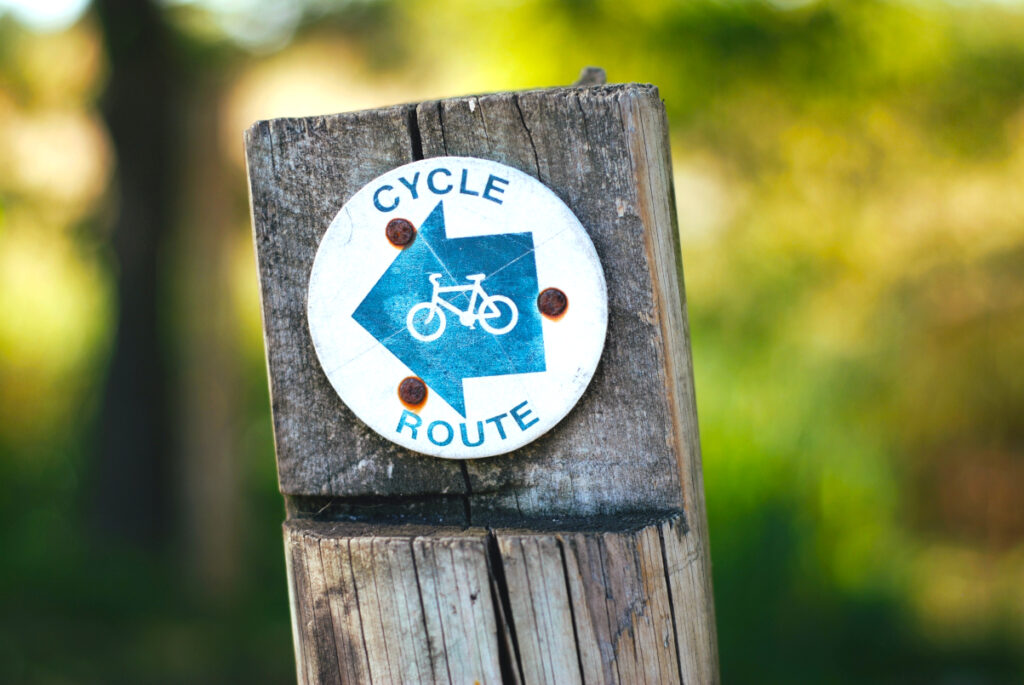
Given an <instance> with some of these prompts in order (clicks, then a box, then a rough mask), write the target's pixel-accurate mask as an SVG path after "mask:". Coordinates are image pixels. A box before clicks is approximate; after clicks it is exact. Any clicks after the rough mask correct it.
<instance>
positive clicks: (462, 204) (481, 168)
mask: <svg viewBox="0 0 1024 685" xmlns="http://www.w3.org/2000/svg"><path fill="white" fill-rule="evenodd" d="M308 314H309V329H310V333H311V334H312V337H313V344H314V347H315V348H316V353H317V356H318V357H319V359H320V364H321V366H322V367H323V370H324V373H326V375H327V378H328V379H329V380H330V382H331V385H332V386H333V387H334V389H335V390H336V391H337V392H338V395H339V396H340V397H341V399H342V401H344V402H345V404H346V405H348V407H349V408H350V409H352V411H353V412H355V414H356V415H357V416H358V417H359V418H360V419H361V420H362V421H363V422H365V423H366V424H367V425H369V426H370V427H371V428H373V429H374V430H375V431H377V432H378V433H380V434H381V435H383V436H384V437H386V438H388V439H389V440H392V441H393V442H396V443H398V444H400V445H402V446H404V447H407V448H409V449H411V450H415V451H417V452H421V453H424V454H430V455H434V456H438V457H445V458H449V459H473V458H478V457H488V456H493V455H497V454H504V453H506V452H510V451H512V450H514V449H516V448H517V447H521V446H522V445H525V444H526V443H528V442H530V441H532V440H535V439H536V438H538V437H539V436H541V435H543V434H544V433H545V432H546V431H548V430H549V429H550V428H551V427H553V426H554V425H555V424H556V423H558V422H559V421H560V420H561V419H562V418H563V417H564V416H565V415H566V414H567V413H568V412H569V411H570V410H571V409H572V407H573V406H574V405H575V404H576V402H577V400H579V398H580V396H581V395H582V394H583V391H584V390H585V389H586V386H587V384H588V383H589V382H590V378H591V377H592V376H593V374H594V370H595V368H596V367H597V363H598V360H599V358H600V356H601V350H602V348H603V347H604V338H605V330H606V327H607V319H608V301H607V293H606V289H605V281H604V274H603V273H602V271H601V266H600V263H599V261H598V258H597V253H596V252H595V250H594V246H593V244H592V243H591V242H590V239H589V237H588V236H587V234H586V231H585V230H584V229H583V226H581V225H580V222H579V221H578V220H577V219H576V217H575V216H574V215H573V213H572V212H571V211H570V210H569V208H568V207H566V206H565V204H564V203H563V202H562V201H561V200H560V199H559V198H558V197H557V196H556V195H555V194H554V193H552V192H551V191H550V190H549V189H548V188H547V187H545V186H544V185H543V184H541V183H540V182H539V181H537V180H536V179H534V178H532V177H530V176H527V175H526V174H523V173H522V172H519V171H517V170H515V169H513V168H511V167H507V166H504V165H502V164H498V163H496V162H490V161H487V160H483V159H475V158H469V157H441V158H436V159H428V160H421V161H418V162H413V163H411V164H407V165H405V166H402V167H399V168H397V169H394V170H392V171H389V172H388V173H386V174H384V175H383V176H380V177H379V178H377V179H375V180H374V181H372V182H371V183H369V184H367V185H366V186H365V187H364V188H362V189H361V190H360V191H359V192H358V193H356V194H355V195H354V196H353V197H352V199H351V200H349V201H348V203H346V204H345V206H344V207H342V208H341V210H340V211H339V212H338V214H337V216H336V217H335V218H334V221H332V222H331V225H330V226H329V227H328V229H327V232H326V233H325V234H324V237H323V240H322V241H321V243H320V247H319V250H318V251H317V255H316V259H315V261H314V263H313V270H312V273H311V275H310V283H309V299H308Z"/></svg>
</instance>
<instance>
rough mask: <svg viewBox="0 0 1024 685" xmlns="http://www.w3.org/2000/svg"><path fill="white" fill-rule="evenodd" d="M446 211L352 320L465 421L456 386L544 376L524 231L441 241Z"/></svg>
mask: <svg viewBox="0 0 1024 685" xmlns="http://www.w3.org/2000/svg"><path fill="white" fill-rule="evenodd" d="M443 205H444V203H443V202H438V203H437V206H436V207H434V209H433V211H431V212H430V215H429V216H428V217H427V218H426V220H424V222H423V223H422V224H421V225H420V227H419V231H418V232H417V235H416V239H415V240H414V241H413V243H412V244H411V245H410V246H408V247H407V248H405V249H404V250H402V251H401V252H400V253H399V254H398V256H397V257H396V258H395V260H394V261H393V262H392V263H391V265H390V266H389V267H388V268H387V270H386V271H385V272H384V274H383V275H382V276H381V277H380V279H379V280H378V281H377V283H376V284H374V286H373V288H371V289H370V292H369V293H368V294H367V295H366V297H365V298H364V299H363V301H362V302H360V303H359V306H358V307H357V308H356V310H355V312H354V313H353V314H352V317H353V318H354V319H355V320H356V321H357V322H358V323H359V325H360V326H362V327H363V328H365V329H366V330H367V332H369V334H370V335H372V336H373V337H374V338H376V339H377V340H378V341H379V342H380V343H381V344H382V345H384V346H385V347H386V348H387V349H388V350H389V351H390V352H391V353H392V354H394V355H395V356H396V357H398V359H399V360H401V361H402V363H403V364H405V365H406V366H408V367H409V368H410V369H411V370H412V372H413V373H414V374H416V375H417V376H419V377H420V378H422V379H423V381H424V382H425V383H426V384H427V387H429V388H430V389H431V390H433V391H434V392H436V393H437V394H438V395H440V396H441V397H442V398H444V400H445V401H446V402H448V404H450V405H451V406H452V407H453V408H454V409H455V410H456V411H458V412H459V413H460V414H461V415H462V416H463V417H465V416H466V400H465V397H464V395H463V388H462V381H463V379H465V378H478V377H481V376H502V375H508V374H517V373H531V372H536V371H544V370H545V369H546V366H545V362H544V335H543V328H542V326H541V318H540V313H539V312H538V311H537V303H536V300H537V294H538V293H537V290H538V288H537V263H536V260H535V259H534V252H533V234H532V233H530V232H523V233H502V234H500V235H486V236H477V237H472V238H448V235H447V231H446V229H445V222H444V206H443ZM381 238H382V239H383V236H382V237H381Z"/></svg>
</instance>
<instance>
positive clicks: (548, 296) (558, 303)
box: [537, 288, 569, 318]
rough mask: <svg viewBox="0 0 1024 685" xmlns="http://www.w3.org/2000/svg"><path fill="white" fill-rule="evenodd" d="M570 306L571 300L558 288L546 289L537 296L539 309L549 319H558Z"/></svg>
mask: <svg viewBox="0 0 1024 685" xmlns="http://www.w3.org/2000/svg"><path fill="white" fill-rule="evenodd" d="M568 306H569V298H568V297H566V296H565V293H563V292H562V291H561V290H559V289H558V288H546V289H545V290H543V291H541V294H540V295H538V296H537V309H539V310H540V313H541V314H543V315H544V316H548V317H552V318H554V317H558V316H561V315H562V314H563V313H564V312H565V308H566V307H568Z"/></svg>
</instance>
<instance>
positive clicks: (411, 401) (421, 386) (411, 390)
mask: <svg viewBox="0 0 1024 685" xmlns="http://www.w3.org/2000/svg"><path fill="white" fill-rule="evenodd" d="M398 399H400V400H402V401H403V402H405V403H406V404H408V405H410V406H413V407H418V406H419V405H421V404H423V401H424V400H426V399H427V384H426V383H424V382H423V381H422V380H420V379H419V378H417V377H416V376H409V377H408V378H406V379H405V380H403V381H402V382H401V383H399V384H398Z"/></svg>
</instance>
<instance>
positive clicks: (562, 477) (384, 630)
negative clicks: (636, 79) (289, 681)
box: [246, 84, 718, 684]
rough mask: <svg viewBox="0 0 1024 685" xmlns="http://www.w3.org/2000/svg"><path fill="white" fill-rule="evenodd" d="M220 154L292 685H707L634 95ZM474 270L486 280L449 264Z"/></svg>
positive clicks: (681, 451)
mask: <svg viewBox="0 0 1024 685" xmlns="http://www.w3.org/2000/svg"><path fill="white" fill-rule="evenodd" d="M246 146H247V153H248V168H249V180H250V186H251V200H252V214H253V226H254V232H255V241H256V248H257V255H258V261H259V272H260V283H261V292H262V305H263V321H264V329H265V334H266V347H267V360H268V367H269V373H270V385H271V395H272V398H273V400H272V404H273V417H274V429H275V440H276V447H277V460H278V474H279V478H280V487H281V492H282V493H283V495H284V497H285V501H286V505H287V521H286V522H285V524H284V536H285V550H286V558H287V564H288V576H289V577H288V584H289V592H290V598H291V607H292V623H293V631H294V641H295V653H296V661H297V670H298V679H299V682H300V683H337V682H344V683H349V682H353V683H363V682H367V683H369V682H373V683H386V682H395V683H398V682H403V683H421V682H444V683H474V682H479V683H497V682H521V683H573V682H585V683H605V682H607V683H612V682H619V683H641V682H643V683H671V682H683V683H687V684H690V683H713V682H717V679H718V675H717V656H716V643H715V628H714V625H715V624H714V608H713V604H712V596H711V575H710V561H709V556H708V549H707V539H708V538H707V527H706V519H705V512H704V501H703V482H702V476H701V461H700V443H699V438H698V432H697V418H696V411H695V402H694V389H693V376H692V365H691V358H690V345H689V337H688V329H687V320H686V310H685V300H684V295H683V283H682V270H681V264H680V254H679V242H678V234H677V229H676V218H675V208H674V200H673V190H672V174H671V165H670V160H669V143H668V131H667V124H666V119H665V113H664V108H663V106H662V103H661V100H660V99H659V96H658V91H657V89H656V88H655V87H653V86H650V85H638V84H624V85H600V84H598V85H585V86H578V87H570V88H554V89H547V90H535V91H526V92H518V93H497V94H493V95H484V96H479V97H460V98H452V99H448V100H440V101H432V102H423V103H420V104H418V105H402V106H396V107H389V108H384V109H378V110H373V111H364V112H355V113H349V114H338V115H330V116H317V117H309V118H304V119H277V120H272V121H261V122H258V123H256V124H254V125H253V126H252V128H250V130H249V131H248V133H247V136H246ZM435 158H437V159H435ZM456 158H457V159H456ZM417 160H430V161H423V162H419V163H418V164H414V165H413V166H409V167H406V168H405V169H406V170H405V171H401V170H399V171H393V170H395V169H396V167H400V166H402V165H406V164H409V163H413V162H417ZM484 160H486V161H484ZM495 162H496V163H500V164H493V163H495ZM500 165H506V166H504V167H502V166H500ZM508 167H511V169H508ZM437 169H441V171H436V170H437ZM515 170H518V171H519V172H523V174H526V176H522V175H519V174H518V172H517V171H515ZM431 172H434V173H433V174H432V173H431ZM460 173H461V178H460ZM403 174H404V175H403ZM417 174H419V175H418V176H417ZM531 177H532V178H531ZM533 179H537V180H539V181H540V183H542V184H543V186H546V187H547V188H550V189H551V190H552V191H554V194H555V195H556V196H557V198H556V197H555V196H550V197H549V195H550V194H548V195H545V193H547V192H548V191H546V190H544V189H543V188H542V187H541V186H540V184H537V183H536V181H534V180H533ZM558 198H560V201H559V200H558ZM485 200H490V202H487V201H485ZM562 202H564V204H565V205H566V206H567V207H568V210H571V212H568V210H566V211H565V212H563V211H562V209H560V207H561V203H562ZM403 203H404V204H403ZM417 203H419V204H417ZM424 203H426V204H424ZM343 206H344V207H345V209H344V210H343V211H339V210H342V207H343ZM427 210H431V211H429V215H428V211H427ZM374 212H377V213H376V214H375V213H374ZM559 212H561V213H559ZM524 217H525V218H524ZM576 218H578V220H579V221H578V222H576V221H575V220H576ZM397 219H404V220H407V221H406V222H405V223H403V222H401V221H396V220H397ZM513 219H514V220H513ZM495 224H501V225H495ZM386 225H387V226H388V227H387V228H386ZM580 225H581V227H580ZM328 227H330V230H329V231H328ZM581 228H582V229H583V230H581ZM584 231H585V232H584ZM446 232H447V233H446ZM456 236H458V237H456ZM482 236H486V237H482ZM580 236H583V238H580ZM587 236H589V241H592V244H593V248H589V247H588V245H589V244H590V243H589V241H587V240H586V237H587ZM570 238H571V240H570ZM460 239H461V240H462V241H463V242H461V243H460V242H458V240H460ZM386 241H390V242H386ZM474 241H476V242H474ZM488 241H490V242H488ZM502 241H504V242H502ZM516 241H518V243H517V242H516ZM524 241H525V242H524ZM573 241H575V242H573ZM513 243H516V244H518V245H519V247H518V248H515V247H514V246H513ZM523 245H525V246H526V247H523ZM509 246H512V247H511V248H510V247H509ZM552 246H553V247H552ZM506 249H518V250H519V252H514V255H515V256H514V257H511V256H510V255H512V254H513V253H505V252H501V250H506ZM389 250H390V252H389ZM557 250H564V254H559V253H558V252H557ZM588 250H590V252H589V253H588ZM594 250H596V257H597V258H599V261H600V267H601V268H602V269H603V274H604V278H603V280H602V279H601V275H600V274H601V269H596V266H595V265H596V264H597V261H596V260H594V259H593V251H594ZM318 253H319V254H318ZM485 253H486V254H485ZM499 253H500V254H499ZM467 255H468V256H467ZM495 255H497V256H495ZM588 255H591V257H588ZM492 257H493V258H494V259H500V260H502V261H501V267H500V269H506V268H507V269H511V271H504V272H502V273H503V274H504V275H505V277H506V278H505V280H504V281H502V280H501V278H500V277H499V276H498V275H497V274H498V271H499V270H500V269H493V268H489V267H478V266H474V265H473V264H471V263H470V262H472V261H473V259H477V258H479V259H485V258H487V259H489V258H492ZM314 259H316V262H317V264H316V266H314ZM417 260H419V261H417ZM424 260H426V261H424ZM430 260H436V261H430ZM460 260H461V261H460ZM428 262H429V263H428ZM455 262H459V268H461V269H462V271H457V269H456V267H455V266H453V265H454V264H455ZM403 265H404V266H403ZM435 265H438V266H436V267H435ZM510 265H516V266H514V267H513V266H510ZM449 267H451V269H449ZM434 268H437V269H438V270H439V271H442V270H443V271H444V272H445V274H444V276H443V277H442V276H437V280H435V281H433V282H432V283H433V287H434V290H433V291H431V289H430V288H431V284H430V283H427V280H428V277H429V276H430V275H431V274H430V273H429V272H430V271H431V270H432V269H434ZM477 269H479V270H480V271H481V272H482V273H481V274H480V275H479V276H477V277H476V281H474V280H473V278H469V279H468V282H467V281H466V279H467V278H468V277H470V276H472V272H473V271H475V270H477ZM517 269H518V271H516V270H517ZM534 269H535V271H534ZM595 269H596V270H595ZM463 272H464V273H463ZM513 272H514V273H515V274H517V275H515V277H514V278H513V277H512V276H511V275H509V274H510V273H513ZM410 274H411V276H410ZM398 277H401V278H402V279H405V280H401V279H399V280H398V281H394V282H392V281H393V280H394V279H395V278H398ZM441 278H443V279H444V280H443V281H441V280H440V279H441ZM414 281H415V283H414ZM420 281H422V283H421V282H420ZM452 283H462V285H458V286H453V285H452ZM474 283H475V285H474ZM604 283H606V288H607V291H606V292H607V307H606V309H602V308H603V307H604V304H603V298H604V292H603V290H602V289H603V288H604ZM371 286H372V289H371ZM549 286H555V287H557V288H560V289H561V290H560V292H561V296H559V295H558V293H555V297H554V299H551V298H550V297H548V296H546V295H545V296H543V297H541V298H539V300H538V295H539V294H540V292H539V291H541V290H544V289H547V288H548V287H549ZM444 287H449V288H451V290H450V291H445V290H444ZM424 288H425V290H424ZM439 289H440V290H439ZM413 291H415V292H413ZM454 291H459V294H460V295H461V296H463V297H471V298H479V299H473V300H471V301H470V304H468V305H465V307H466V309H465V310H458V311H456V310H457V307H455V306H452V305H451V304H450V303H449V304H448V305H445V307H447V312H446V310H445V309H444V308H443V307H442V306H441V304H440V303H438V301H437V300H438V298H440V299H445V297H444V296H442V295H439V294H438V293H439V292H440V293H444V292H454ZM520 291H522V292H520ZM563 291H564V292H563ZM499 292H500V293H501V294H502V297H498V296H497V295H498V294H499ZM467 293H468V295H467ZM504 295H509V297H503V296H504ZM566 295H567V296H568V302H569V304H568V309H567V310H565V311H564V312H563V311H562V310H564V309H565V302H564V296H566ZM559 297H561V299H559ZM402 298H405V299H402ZM410 298H411V299H410ZM432 298H433V299H432ZM545 298H547V299H545ZM418 300H424V301H426V302H427V304H420V305H416V306H414V307H411V308H410V307H409V304H410V303H413V302H416V301H418ZM501 300H504V301H505V302H506V303H505V304H502V302H500V301H501ZM460 302H463V301H462V300H460ZM473 302H476V303H477V304H476V305H474V304H473ZM463 304H464V302H463ZM417 307H419V309H418V310H417V309H416V308H417ZM474 307H478V308H477V309H475V310H474ZM307 308H308V311H307ZM392 310H393V311H392ZM414 310H416V311H418V312H419V313H418V314H417V313H415V312H414ZM435 310H436V311H435ZM538 310H539V313H538ZM407 311H408V315H406V312H407ZM460 312H461V313H460ZM605 315H606V319H605V318H603V317H604V316H605ZM445 316H447V329H445V327H444V323H445V320H446V319H445ZM509 316H511V319H509ZM388 317H391V318H388ZM396 317H397V318H396ZM492 317H493V319H494V320H489V319H491V318H492ZM560 317H563V318H560ZM438 319H439V320H440V324H438ZM510 320H511V322H512V323H511V324H509V323H508V322H509V321H510ZM605 320H606V323H607V335H606V336H605V335H604V322H605ZM353 321H354V322H355V324H353ZM475 323H479V324H480V326H475V325H474V324H475ZM356 324H358V325H356ZM438 325H440V328H441V330H442V332H444V331H447V333H445V337H439V336H441V333H438V332H437V330H435V328H434V327H436V326H438ZM389 327H390V328H389ZM513 327H515V335H513V334H512V333H508V331H509V330H511V329H512V328H513ZM531 327H532V328H531ZM573 327H575V328H573ZM378 328H379V329H380V330H377V329H378ZM519 331H527V333H523V334H522V335H519ZM530 331H532V333H531V332H530ZM569 331H571V333H567V332H569ZM506 333H508V334H507V335H506ZM516 335H519V337H518V338H517V337H515V336H516ZM449 336H450V339H449ZM458 336H463V337H458ZM466 336H477V337H472V338H471V337H466ZM524 336H533V337H524ZM446 340H448V342H445V341H446ZM574 340H575V341H576V342H575V343H574V342H573V341H574ZM601 342H603V352H602V351H601V350H602V348H601ZM481 345H484V346H486V345H498V347H494V348H493V349H494V350H500V352H498V353H495V354H494V355H492V356H493V358H494V359H497V362H498V363H499V364H506V363H507V364H509V365H510V366H509V368H505V367H503V366H502V367H500V369H499V370H490V371H488V370H487V368H489V367H487V368H485V366H486V363H490V362H488V361H487V360H488V359H489V357H488V355H487V354H481V353H480V350H483V349H485V348H483V347H479V346H481ZM530 345H534V346H535V347H534V348H530ZM538 345H539V346H540V347H536V346H538ZM360 346H362V347H360ZM558 346H561V347H558ZM527 348H529V349H533V350H534V351H533V352H532V353H530V354H529V355H527V356H522V354H521V350H525V349H527ZM556 348H557V349H556ZM486 349H491V348H486ZM574 349H576V350H578V353H579V355H580V357H581V360H580V361H579V363H578V368H575V367H573V365H574V364H576V362H575V361H573V360H572V355H571V352H572V351H573V350H574ZM538 350H539V353H538V352H537V351H538ZM559 350H560V351H559ZM566 350H568V351H569V353H570V354H569V356H568V357H567V356H566ZM593 350H596V352H594V353H593V359H594V362H595V363H596V362H597V358H598V355H599V356H600V363H599V364H597V365H596V371H594V369H593V367H592V365H591V366H588V362H587V360H586V357H587V355H590V354H591V351H593ZM428 352H429V354H432V355H435V357H430V358H429V359H428V358H427V357H426V356H423V355H426V354H428ZM437 354H441V355H442V356H443V355H444V354H447V355H449V357H447V358H449V359H450V360H451V361H450V362H446V363H449V364H450V365H453V366H451V368H449V367H447V366H446V367H445V368H444V369H439V367H437V366H436V364H435V365H434V366H431V364H433V363H435V362H436V359H440V358H441V357H436V355H437ZM537 354H540V357H538V356H537ZM545 354H546V355H547V357H546V363H545V357H544V355H545ZM559 355H561V356H559ZM431 359H433V360H435V362H431V361H430V360H431ZM467 360H468V361H467ZM464 364H469V367H466V368H463V365H464ZM474 364H475V365H476V366H474ZM480 364H484V365H485V366H480ZM455 366H458V369H459V373H458V374H455V375H456V376H458V377H456V378H455V379H454V381H453V380H452V378H451V377H450V376H452V374H453V373H454V372H453V371H452V368H455ZM470 367H472V368H470ZM569 367H573V368H569ZM590 373H593V377H592V378H590ZM444 374H448V376H445V375H444ZM559 374H561V375H559ZM479 377H483V378H479ZM463 378H465V379H466V380H465V381H464V382H462V383H461V385H460V381H462V379H463ZM546 378H555V379H556V381H557V380H558V379H563V380H564V382H562V381H559V382H557V383H554V384H549V386H544V385H543V383H544V382H545V379H546ZM588 378H589V379H590V382H589V386H588V385H587V379H588ZM410 379H411V380H410ZM565 379H567V380H565ZM406 381H408V382H406ZM501 383H511V384H512V385H501ZM516 384H518V385H516ZM538 384H540V385H538ZM332 386H333V387H332ZM545 387H546V388H547V390H544V388H545ZM503 388H523V389H524V390H523V393H524V396H527V397H528V399H529V400H530V404H526V403H525V401H524V403H523V405H519V404H518V400H519V395H517V394H516V393H517V392H518V390H510V391H509V394H508V396H507V397H503V395H502V394H503V393H504V390H503ZM538 388H540V390H538ZM573 388H575V390H574V389H573ZM583 388H586V390H585V392H584V391H583ZM580 393H582V397H580V398H579V401H578V403H576V404H575V407H573V402H574V401H575V399H576V398H577V397H579V395H580ZM562 395H564V397H563V396H562ZM342 398H344V401H343V399H342ZM474 403H475V404H479V405H487V404H488V403H491V404H493V405H494V406H497V407H505V408H504V409H498V410H497V411H500V412H505V413H504V414H501V416H504V417H505V418H504V419H502V418H499V417H498V416H497V415H496V416H492V417H491V418H490V419H488V421H487V422H484V421H483V420H482V419H483V417H484V414H479V415H477V414H474V413H473V412H474V409H473V407H472V406H471V405H473V404H474ZM495 403H496V404H495ZM559 403H562V404H564V405H565V406H564V410H565V411H568V413H567V414H566V415H565V416H564V418H561V417H560V415H559V413H560V410H559V409H558V407H560V406H561V404H559ZM506 405H507V406H506ZM513 405H517V406H516V407H513ZM531 409H532V410H533V411H534V415H533V416H530V415H529V412H530V411H531ZM510 411H511V413H509V412H510ZM357 412H358V414H359V416H360V417H362V419H361V418H357V415H356V413H357ZM432 412H433V413H432ZM562 413H564V412H562ZM437 417H447V418H437ZM467 417H468V418H467ZM478 417H479V418H480V419H481V420H480V422H479V423H478V424H477V423H476V421H475V419H476V418H478ZM559 418H561V421H560V422H559V421H558V419H559ZM435 419H436V420H435ZM494 419H497V420H496V421H495V420H494ZM541 419H544V423H543V424H540V425H539V426H538V427H537V428H538V429H543V430H546V431H547V432H545V433H544V434H543V436H542V437H540V434H539V433H540V432H543V430H540V431H539V432H538V433H536V434H530V433H529V430H533V429H534V428H533V427H534V423H532V422H533V421H534V420H536V421H540V420H541ZM364 421H365V422H364ZM458 421H463V423H461V424H459V423H458ZM389 422H390V423H389ZM555 423H557V425H553V424H555ZM428 424H429V425H428ZM467 424H468V425H469V429H468V432H467ZM548 424H552V425H550V426H549V425H548ZM370 425H372V426H373V427H374V428H373V429H372V428H371V427H370ZM394 425H397V426H398V428H397V430H396V429H395V428H394ZM476 426H479V433H478V432H477V428H476ZM499 426H501V427H502V429H503V430H502V431H501V432H500V436H499V435H498V433H499ZM548 428H550V430H547V429H548ZM374 429H376V430H374ZM504 429H507V434H506V432H504ZM460 430H461V431H462V435H461V436H460V435H459V432H460ZM428 431H429V432H428ZM383 436H386V437H383ZM538 437H539V439H535V438H538ZM425 438H428V439H425ZM506 438H507V439H508V440H509V441H513V442H516V443H517V444H518V443H519V442H522V443H523V444H522V445H521V446H518V447H517V448H516V449H514V450H513V451H511V452H508V453H506V454H502V455H501V456H491V457H488V458H470V459H466V458H464V457H467V456H469V457H473V456H477V455H479V454H481V453H490V454H494V453H496V452H500V451H504V450H503V448H502V441H503V440H506ZM477 439H479V442H477ZM396 443H398V444H396ZM507 444H511V443H506V446H507ZM402 445H406V446H412V447H414V448H415V450H416V451H413V450H412V449H408V448H407V447H406V446H402ZM494 445H497V447H495V446H494ZM474 450H476V451H475V452H474ZM481 450H483V452H481ZM488 451H489V452H488ZM424 453H425V454H424ZM429 454H434V455H438V456H427V455H429ZM445 456H448V457H454V458H447V459H446V458H439V457H445Z"/></svg>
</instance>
